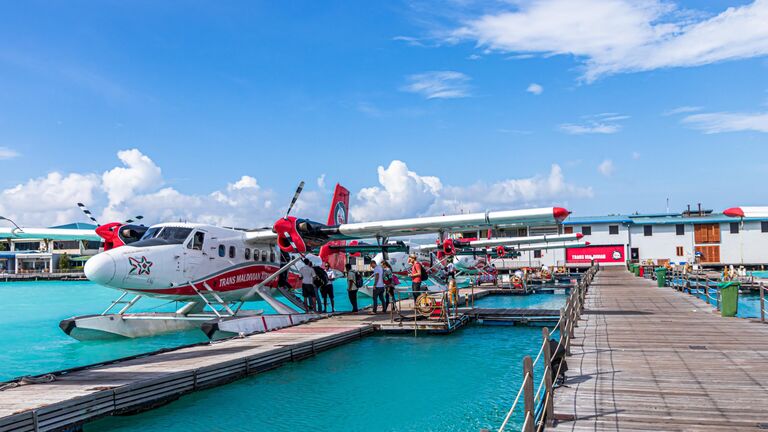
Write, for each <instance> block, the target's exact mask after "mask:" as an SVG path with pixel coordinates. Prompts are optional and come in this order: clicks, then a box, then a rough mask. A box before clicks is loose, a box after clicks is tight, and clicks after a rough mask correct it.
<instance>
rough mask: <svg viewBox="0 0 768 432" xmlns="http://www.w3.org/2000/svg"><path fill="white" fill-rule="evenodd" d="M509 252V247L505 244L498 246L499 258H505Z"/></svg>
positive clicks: (497, 254)
mask: <svg viewBox="0 0 768 432" xmlns="http://www.w3.org/2000/svg"><path fill="white" fill-rule="evenodd" d="M506 254H507V249H506V248H504V246H499V247H497V248H496V256H498V257H499V258H504V256H505V255H506Z"/></svg>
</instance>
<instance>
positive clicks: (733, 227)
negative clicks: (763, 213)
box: [731, 222, 739, 234]
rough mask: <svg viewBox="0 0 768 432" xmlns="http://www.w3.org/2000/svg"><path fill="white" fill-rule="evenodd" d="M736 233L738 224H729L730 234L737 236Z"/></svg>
mask: <svg viewBox="0 0 768 432" xmlns="http://www.w3.org/2000/svg"><path fill="white" fill-rule="evenodd" d="M738 233H739V223H738V222H731V234H738Z"/></svg>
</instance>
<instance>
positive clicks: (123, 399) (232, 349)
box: [0, 288, 489, 432]
mask: <svg viewBox="0 0 768 432" xmlns="http://www.w3.org/2000/svg"><path fill="white" fill-rule="evenodd" d="M459 292H460V295H461V299H462V300H464V299H466V298H472V297H474V298H479V297H483V296H485V295H488V292H489V291H488V290H485V289H481V288H473V289H462V290H460V291H459ZM412 305H413V301H412V300H402V301H401V307H402V309H403V310H407V309H409V308H412V307H413V306H412ZM462 316H463V317H464V318H462V320H463V323H466V321H468V318H467V317H466V315H462ZM413 322H414V321H410V320H404V321H403V322H402V323H399V324H398V323H392V320H391V315H390V314H378V315H371V314H370V313H366V312H362V313H360V314H344V315H336V316H331V317H327V318H322V319H319V320H316V321H312V322H308V323H305V324H301V325H297V326H294V327H288V328H284V329H280V330H275V331H272V332H268V333H260V334H254V335H251V336H247V337H244V338H235V339H228V340H224V341H219V342H214V343H210V344H207V343H206V344H198V345H194V346H189V347H185V348H180V349H175V350H168V351H164V352H158V353H154V354H149V355H146V356H137V357H132V358H129V359H125V360H121V361H115V362H111V363H104V364H99V365H93V366H90V367H84V368H79V369H77V370H73V371H70V372H65V373H58V374H56V375H55V379H54V380H53V381H52V382H49V383H40V384H26V385H21V386H18V387H14V388H7V389H5V390H0V432H6V431H52V430H76V429H77V427H78V426H79V425H81V424H84V423H87V422H89V421H91V420H94V419H96V418H99V417H103V416H106V415H115V414H128V413H134V412H140V411H144V410H147V409H152V408H154V407H157V406H159V405H162V404H165V403H168V402H170V401H173V400H175V399H178V398H179V397H180V396H182V395H184V394H188V393H191V392H194V391H197V390H201V389H206V388H210V387H215V386H218V385H221V384H225V383H228V382H231V381H234V380H237V379H240V378H244V377H246V376H249V375H254V374H257V373H260V372H263V371H266V370H269V369H274V368H277V367H279V366H281V365H283V364H285V363H287V362H291V361H297V360H301V359H303V358H306V357H310V356H313V355H315V354H316V353H318V352H320V351H324V350H327V349H329V348H332V347H335V346H338V345H342V344H345V343H348V342H351V341H354V340H357V339H360V338H362V337H364V336H366V335H369V334H372V333H373V332H374V331H376V330H382V331H388V330H389V331H403V330H405V331H410V332H413V331H414V328H413V327H410V326H411V324H412V323H413ZM415 322H416V323H417V325H418V326H419V328H418V329H417V331H418V332H422V331H424V330H427V331H428V332H430V330H434V332H436V333H440V332H445V331H441V328H440V326H441V324H440V322H439V321H434V320H415ZM463 323H462V325H463ZM451 331H452V330H451Z"/></svg>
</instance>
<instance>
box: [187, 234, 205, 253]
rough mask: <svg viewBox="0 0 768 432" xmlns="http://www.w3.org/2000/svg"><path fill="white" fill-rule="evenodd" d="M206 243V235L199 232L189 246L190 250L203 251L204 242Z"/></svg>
mask: <svg viewBox="0 0 768 432" xmlns="http://www.w3.org/2000/svg"><path fill="white" fill-rule="evenodd" d="M204 241H205V233H204V232H202V231H198V232H196V233H195V235H194V236H192V240H190V241H189V243H188V244H187V248H188V249H192V250H203V242H204Z"/></svg>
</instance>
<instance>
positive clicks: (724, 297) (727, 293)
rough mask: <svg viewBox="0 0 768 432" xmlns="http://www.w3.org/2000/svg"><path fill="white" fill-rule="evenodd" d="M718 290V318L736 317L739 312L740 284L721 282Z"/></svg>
mask: <svg viewBox="0 0 768 432" xmlns="http://www.w3.org/2000/svg"><path fill="white" fill-rule="evenodd" d="M717 287H718V288H719V289H720V316H724V317H732V316H736V313H737V312H738V311H739V288H740V287H741V282H738V281H732V282H723V283H721V284H718V285H717Z"/></svg>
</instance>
